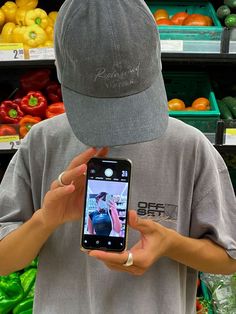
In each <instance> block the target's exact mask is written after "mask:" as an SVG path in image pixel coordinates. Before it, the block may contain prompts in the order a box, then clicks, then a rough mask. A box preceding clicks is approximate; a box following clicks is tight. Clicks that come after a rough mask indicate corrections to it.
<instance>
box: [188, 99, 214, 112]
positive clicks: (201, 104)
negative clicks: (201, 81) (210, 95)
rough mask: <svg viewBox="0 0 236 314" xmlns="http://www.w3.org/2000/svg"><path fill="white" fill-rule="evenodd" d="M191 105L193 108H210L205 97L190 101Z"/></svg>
mask: <svg viewBox="0 0 236 314" xmlns="http://www.w3.org/2000/svg"><path fill="white" fill-rule="evenodd" d="M192 107H193V108H194V109H195V110H210V109H211V108H210V101H209V99H207V98H205V97H199V98H197V99H195V100H194V101H193V103H192Z"/></svg>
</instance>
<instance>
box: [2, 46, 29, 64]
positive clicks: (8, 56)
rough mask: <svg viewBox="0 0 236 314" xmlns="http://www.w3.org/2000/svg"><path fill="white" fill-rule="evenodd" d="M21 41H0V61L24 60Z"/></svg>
mask: <svg viewBox="0 0 236 314" xmlns="http://www.w3.org/2000/svg"><path fill="white" fill-rule="evenodd" d="M24 59H25V56H24V47H23V44H22V43H0V61H13V60H24Z"/></svg>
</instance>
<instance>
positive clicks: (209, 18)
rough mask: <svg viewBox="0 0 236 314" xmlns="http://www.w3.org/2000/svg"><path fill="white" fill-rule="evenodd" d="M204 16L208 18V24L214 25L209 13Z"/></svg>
mask: <svg viewBox="0 0 236 314" xmlns="http://www.w3.org/2000/svg"><path fill="white" fill-rule="evenodd" d="M204 17H205V19H206V20H207V23H208V26H212V25H213V21H212V18H211V17H210V16H208V15H204Z"/></svg>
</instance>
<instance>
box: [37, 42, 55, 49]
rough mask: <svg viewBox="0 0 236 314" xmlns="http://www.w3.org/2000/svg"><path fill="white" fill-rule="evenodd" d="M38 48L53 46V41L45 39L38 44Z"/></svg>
mask: <svg viewBox="0 0 236 314" xmlns="http://www.w3.org/2000/svg"><path fill="white" fill-rule="evenodd" d="M38 48H53V41H51V40H46V41H45V43H43V44H42V45H40V46H38Z"/></svg>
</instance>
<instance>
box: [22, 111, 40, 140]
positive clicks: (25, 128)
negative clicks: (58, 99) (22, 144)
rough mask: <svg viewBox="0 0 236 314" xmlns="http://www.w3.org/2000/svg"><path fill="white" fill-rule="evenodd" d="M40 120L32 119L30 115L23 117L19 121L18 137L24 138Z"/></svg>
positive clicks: (37, 118)
mask: <svg viewBox="0 0 236 314" xmlns="http://www.w3.org/2000/svg"><path fill="white" fill-rule="evenodd" d="M41 120H42V119H41V118H40V117H33V116H30V115H26V116H24V117H23V118H22V119H21V120H20V123H19V125H20V130H19V133H20V137H21V138H23V137H25V135H26V134H27V133H28V132H29V131H30V129H31V128H32V126H33V125H35V124H36V123H39V122H40V121H41Z"/></svg>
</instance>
